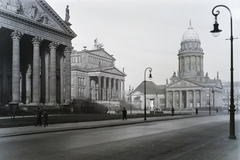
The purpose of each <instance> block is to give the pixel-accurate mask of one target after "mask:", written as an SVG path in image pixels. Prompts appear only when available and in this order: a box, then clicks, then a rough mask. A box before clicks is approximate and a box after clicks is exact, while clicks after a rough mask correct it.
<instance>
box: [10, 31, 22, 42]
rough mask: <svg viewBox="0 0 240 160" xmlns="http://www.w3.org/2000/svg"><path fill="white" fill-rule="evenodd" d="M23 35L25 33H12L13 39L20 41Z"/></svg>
mask: <svg viewBox="0 0 240 160" xmlns="http://www.w3.org/2000/svg"><path fill="white" fill-rule="evenodd" d="M23 34H24V33H23V32H21V31H18V30H15V31H13V32H12V34H11V37H12V39H13V40H20V38H21V37H22V35H23Z"/></svg>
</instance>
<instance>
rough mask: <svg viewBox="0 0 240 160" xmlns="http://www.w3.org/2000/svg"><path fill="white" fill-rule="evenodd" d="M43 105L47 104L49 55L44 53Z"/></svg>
mask: <svg viewBox="0 0 240 160" xmlns="http://www.w3.org/2000/svg"><path fill="white" fill-rule="evenodd" d="M45 103H49V54H48V53H45Z"/></svg>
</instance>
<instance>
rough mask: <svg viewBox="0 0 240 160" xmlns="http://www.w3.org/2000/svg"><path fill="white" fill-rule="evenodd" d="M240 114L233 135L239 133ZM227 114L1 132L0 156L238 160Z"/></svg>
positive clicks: (30, 159) (25, 159)
mask: <svg viewBox="0 0 240 160" xmlns="http://www.w3.org/2000/svg"><path fill="white" fill-rule="evenodd" d="M239 122H240V118H239V117H236V135H237V136H238V137H239V138H240V128H239V124H240V123H239ZM228 134H229V115H221V116H208V117H196V118H188V119H178V120H171V121H157V122H149V123H141V124H134V125H125V126H115V127H106V128H97V129H88V130H74V131H67V132H66V131H65V132H54V133H45V134H33V135H23V136H13V137H2V138H0V153H1V154H0V159H1V160H12V159H17V160H18V159H19V160H33V159H34V160H38V159H41V160H42V159H44V160H47V159H49V160H52V159H59V160H61V159H64V160H66V159H77V160H79V159H81V160H82V159H87V160H105V159H110V160H113V159H114V160H115V159H116V160H132V159H136V160H138V159H139V160H145V159H146V160H159V159H161V160H165V159H166V160H172V159H177V160H181V159H182V160H208V159H209V160H214V159H215V160H231V159H233V160H237V159H240V155H239V153H238V151H239V148H240V143H239V140H229V139H228Z"/></svg>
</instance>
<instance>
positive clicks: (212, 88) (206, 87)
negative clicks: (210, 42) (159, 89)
mask: <svg viewBox="0 0 240 160" xmlns="http://www.w3.org/2000/svg"><path fill="white" fill-rule="evenodd" d="M203 58H204V53H203V49H202V48H201V42H200V39H199V35H198V33H197V32H196V31H195V30H194V29H193V28H192V26H191V24H190V26H189V28H188V29H187V31H186V32H185V33H184V34H183V36H182V42H181V48H180V50H179V53H178V72H177V74H176V72H174V73H173V76H172V77H171V78H170V82H169V83H168V80H167V84H166V108H172V107H174V108H176V109H181V108H198V107H209V106H211V107H220V106H222V89H223V87H222V83H221V80H220V79H219V75H218V73H217V76H216V78H214V79H211V78H210V77H209V76H208V73H207V72H206V74H205V75H204V70H203V62H204V61H203Z"/></svg>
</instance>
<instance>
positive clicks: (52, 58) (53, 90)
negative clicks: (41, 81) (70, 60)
mask: <svg viewBox="0 0 240 160" xmlns="http://www.w3.org/2000/svg"><path fill="white" fill-rule="evenodd" d="M58 45H59V44H58V43H56V42H52V43H50V45H49V47H50V104H52V105H54V104H56V103H57V101H56V93H57V90H56V87H57V86H56V84H57V83H56V60H57V59H56V49H57V46H58Z"/></svg>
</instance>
